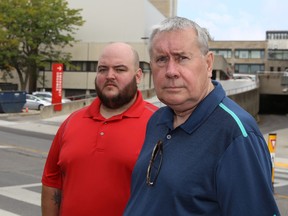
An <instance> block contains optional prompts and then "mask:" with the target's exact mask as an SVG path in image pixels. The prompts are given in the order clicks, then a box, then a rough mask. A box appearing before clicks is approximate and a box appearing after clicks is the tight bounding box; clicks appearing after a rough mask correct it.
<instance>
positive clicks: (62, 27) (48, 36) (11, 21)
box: [0, 0, 84, 92]
mask: <svg viewBox="0 0 288 216" xmlns="http://www.w3.org/2000/svg"><path fill="white" fill-rule="evenodd" d="M80 11H81V9H69V8H68V3H67V2H66V1H65V0H1V1H0V69H1V70H2V71H3V72H4V78H5V77H7V76H12V73H11V71H13V70H15V71H16V72H17V75H18V77H19V81H20V88H21V90H23V91H24V90H26V89H27V87H28V91H29V92H32V91H35V90H36V84H37V79H38V74H39V73H38V72H39V68H43V67H45V63H47V62H53V61H57V62H62V63H65V62H68V61H69V59H70V58H71V56H70V54H69V53H65V52H63V51H62V50H61V48H63V47H65V46H68V45H70V46H72V45H73V43H74V42H76V39H75V38H74V37H73V34H75V31H76V30H78V27H80V26H82V25H83V24H84V20H83V19H82V17H81V15H80ZM2 78H3V77H2ZM28 84H29V86H27V85H28Z"/></svg>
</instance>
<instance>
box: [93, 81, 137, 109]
mask: <svg viewBox="0 0 288 216" xmlns="http://www.w3.org/2000/svg"><path fill="white" fill-rule="evenodd" d="M96 93H97V96H98V97H99V99H100V100H101V103H102V104H103V105H104V106H106V107H108V108H110V109H117V108H119V107H122V106H123V105H125V104H127V103H129V102H130V101H131V100H132V99H133V98H134V97H135V94H136V93H137V83H136V78H135V77H134V78H133V79H132V80H131V82H130V83H129V84H128V85H127V86H126V87H125V88H124V89H123V90H122V91H120V92H119V94H118V95H116V96H113V97H107V96H106V95H104V94H103V93H102V91H101V90H100V89H99V87H98V86H97V85H96Z"/></svg>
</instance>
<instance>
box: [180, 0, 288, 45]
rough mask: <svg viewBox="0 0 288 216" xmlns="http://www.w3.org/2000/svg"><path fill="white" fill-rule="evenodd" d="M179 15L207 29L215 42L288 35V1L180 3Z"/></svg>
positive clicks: (193, 0) (192, 0)
mask: <svg viewBox="0 0 288 216" xmlns="http://www.w3.org/2000/svg"><path fill="white" fill-rule="evenodd" d="M177 4H178V7H177V15H178V16H183V17H186V18H189V19H191V20H193V21H195V22H196V23H198V24H199V25H200V26H201V27H204V28H206V29H207V30H208V31H209V33H210V35H211V37H212V38H213V39H214V40H240V41H241V40H265V37H266V35H265V34H266V31H269V30H270V31H271V30H274V31H275V30H278V31H288V0H178V3H177Z"/></svg>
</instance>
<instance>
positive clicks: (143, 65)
mask: <svg viewBox="0 0 288 216" xmlns="http://www.w3.org/2000/svg"><path fill="white" fill-rule="evenodd" d="M140 68H141V69H142V71H143V73H148V72H150V64H149V63H147V62H140Z"/></svg>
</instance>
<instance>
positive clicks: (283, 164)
mask: <svg viewBox="0 0 288 216" xmlns="http://www.w3.org/2000/svg"><path fill="white" fill-rule="evenodd" d="M275 167H277V168H287V169H288V164H287V163H282V162H275Z"/></svg>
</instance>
